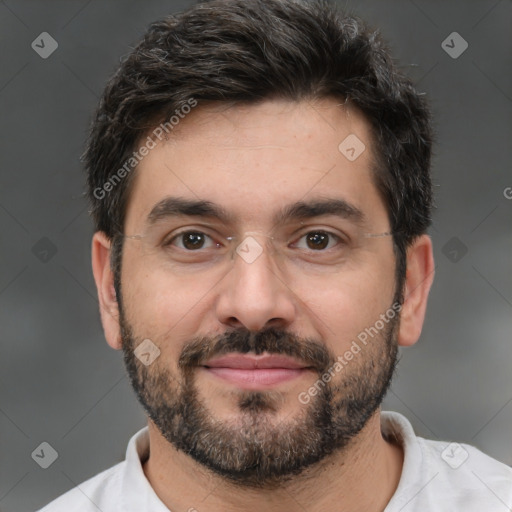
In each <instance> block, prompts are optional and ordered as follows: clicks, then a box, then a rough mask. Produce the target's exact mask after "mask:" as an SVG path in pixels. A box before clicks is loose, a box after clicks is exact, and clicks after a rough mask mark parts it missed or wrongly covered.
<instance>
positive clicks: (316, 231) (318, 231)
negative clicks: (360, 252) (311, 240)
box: [162, 229, 347, 253]
mask: <svg viewBox="0 0 512 512" xmlns="http://www.w3.org/2000/svg"><path fill="white" fill-rule="evenodd" d="M189 233H194V234H201V235H205V236H207V237H208V238H210V239H211V240H213V238H212V237H211V236H210V235H208V234H207V233H205V232H204V231H200V230H192V229H187V230H184V231H180V232H178V233H176V234H175V235H173V236H172V238H170V239H169V240H167V241H164V242H163V243H162V246H163V247H164V248H167V247H170V246H172V245H173V242H174V241H175V240H176V239H178V238H179V237H180V236H183V235H186V234H189ZM311 233H322V234H326V235H328V236H329V237H330V238H334V239H335V240H336V241H337V242H338V244H340V243H341V244H342V245H346V243H347V242H346V241H345V240H344V239H343V238H342V237H340V236H339V235H336V234H334V233H332V232H331V231H328V230H325V229H312V230H310V231H307V232H306V233H304V234H302V235H301V236H300V237H299V238H298V240H301V239H302V238H304V237H305V236H307V235H310V234H311ZM215 243H216V245H217V246H218V245H219V243H218V242H215ZM332 248H333V247H330V248H329V249H332ZM178 249H180V250H182V251H185V252H189V253H195V252H200V251H201V249H203V248H200V249H197V250H189V249H183V248H181V247H179V248H178ZM329 249H319V250H314V249H310V250H311V251H312V252H326V251H328V250H329Z"/></svg>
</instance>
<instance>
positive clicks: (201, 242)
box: [164, 231, 213, 251]
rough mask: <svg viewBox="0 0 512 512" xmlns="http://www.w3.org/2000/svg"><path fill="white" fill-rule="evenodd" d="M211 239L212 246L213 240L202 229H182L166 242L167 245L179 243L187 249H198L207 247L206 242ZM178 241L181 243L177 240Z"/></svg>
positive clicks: (179, 245)
mask: <svg viewBox="0 0 512 512" xmlns="http://www.w3.org/2000/svg"><path fill="white" fill-rule="evenodd" d="M208 240H210V246H209V247H211V246H212V245H213V242H212V241H211V237H210V236H208V235H207V234H206V233H202V232H201V231H182V232H181V233H178V234H177V235H175V236H174V237H172V238H171V239H170V240H169V241H168V242H166V243H165V244H164V246H165V247H167V246H172V245H177V246H178V247H179V248H180V249H185V250H187V251H197V250H198V249H203V248H205V244H207V243H208ZM176 241H178V242H179V243H176V244H175V242H176Z"/></svg>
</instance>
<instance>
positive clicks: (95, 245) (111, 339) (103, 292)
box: [92, 231, 122, 350]
mask: <svg viewBox="0 0 512 512" xmlns="http://www.w3.org/2000/svg"><path fill="white" fill-rule="evenodd" d="M110 250H111V243H110V240H109V239H108V237H107V236H106V235H105V233H103V232H101V231H97V232H96V233H94V236H93V238H92V271H93V274H94V280H95V281H96V288H97V289H98V299H99V303H100V314H101V323H102V324H103V331H104V332H105V338H106V340H107V343H108V344H109V345H110V346H111V347H112V348H114V349H116V350H120V349H121V348H122V343H121V331H120V327H119V305H118V303H117V297H116V292H115V289H114V274H113V273H112V269H111V268H110Z"/></svg>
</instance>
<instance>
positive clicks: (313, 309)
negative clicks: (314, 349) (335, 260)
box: [297, 266, 394, 354]
mask: <svg viewBox="0 0 512 512" xmlns="http://www.w3.org/2000/svg"><path fill="white" fill-rule="evenodd" d="M388 267H389V266H383V268H381V269H379V268H377V267H376V268H371V267H367V268H366V270H365V271H364V272H363V271H361V272H355V273H353V274H352V275H348V274H342V273H340V274H333V275H331V276H329V278H327V279H324V280H322V281H321V282H320V281H319V282H317V283H315V285H314V286H313V285H312V283H311V282H310V283H309V285H307V283H305V284H304V285H303V286H302V287H301V288H300V289H298V290H297V295H298V296H299V297H300V299H301V301H303V302H304V303H305V304H306V306H307V308H306V309H305V310H304V314H305V315H307V316H308V317H309V318H310V319H311V321H312V322H313V324H314V330H315V331H316V332H318V333H319V335H320V336H321V337H322V339H324V340H326V343H327V344H328V345H329V346H330V347H331V349H332V350H333V352H335V353H336V354H340V353H342V352H343V351H344V350H346V348H347V347H348V346H350V343H351V342H352V340H354V339H356V338H357V336H358V334H360V333H361V332H362V331H364V330H365V329H366V328H369V327H371V326H373V325H374V324H375V322H376V321H377V320H379V318H380V315H381V314H385V313H386V311H387V310H388V308H389V307H390V306H391V303H392V300H393V296H394V273H393V272H392V271H390V270H389V268H388ZM384 268H386V269H387V271H384Z"/></svg>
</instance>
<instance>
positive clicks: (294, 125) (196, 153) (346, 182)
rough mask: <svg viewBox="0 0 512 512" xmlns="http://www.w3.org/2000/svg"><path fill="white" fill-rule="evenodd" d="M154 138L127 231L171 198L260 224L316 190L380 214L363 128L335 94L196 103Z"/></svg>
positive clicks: (141, 170)
mask: <svg viewBox="0 0 512 512" xmlns="http://www.w3.org/2000/svg"><path fill="white" fill-rule="evenodd" d="M155 140H156V142H157V144H156V146H155V147H154V148H153V149H151V150H150V151H149V153H148V154H147V155H146V156H145V157H144V158H143V159H142V160H141V162H140V163H139V164H138V167H137V169H136V171H135V173H136V174H135V176H134V180H133V183H132V185H131V186H132V190H131V194H130V201H129V203H128V207H127V212H126V219H125V231H126V232H129V231H131V232H134V230H135V231H137V230H141V229H143V228H144V226H145V225H146V224H147V223H148V221H149V219H150V217H151V213H152V211H153V210H154V207H155V206H156V205H157V204H158V203H160V202H161V201H162V200H163V199H165V197H167V196H172V197H181V198H185V199H189V200H196V201H197V200H201V201H208V202H211V203H213V204H216V205H220V206H222V208H223V210H224V211H226V212H227V213H229V214H230V217H231V218H233V219H236V220H237V221H238V222H240V223H251V224H254V225H256V224H258V226H257V227H263V224H264V223H265V222H268V223H269V224H270V223H272V221H273V219H275V217H276V214H277V212H278V211H283V209H285V208H286V207H287V206H289V205H291V204H293V203H297V202H298V201H302V202H306V201H308V200H309V199H313V198H316V199H317V198H320V197H322V198H326V199H340V200H343V201H345V202H346V203H347V204H349V205H351V206H354V207H355V208H357V209H359V210H361V211H363V212H365V211H367V210H368V214H370V215H371V213H372V212H374V213H375V214H379V213H380V214H381V215H382V214H383V213H384V214H385V208H384V205H383V203H382V201H381V199H380V198H379V196H378V193H377V190H376V188H375V186H374V184H373V180H372V174H371V169H372V167H373V166H374V159H373V154H372V142H371V138H370V130H369V125H368V123H367V122H366V120H365V119H364V117H363V116H362V115H361V114H360V113H359V112H358V111H357V110H356V109H355V108H354V107H353V106H350V105H345V104H344V103H343V102H341V101H337V100H335V99H323V100H316V101H302V102H290V101H285V100H268V101H264V102H262V103H259V104H251V105H236V106H229V107H226V106H218V105H216V106H211V105H210V106H207V107H204V106H198V107H196V109H195V110H192V111H191V112H190V113H189V114H187V115H186V116H184V117H183V118H182V119H181V120H180V122H179V124H178V125H177V126H175V128H174V129H173V131H172V133H170V134H169V136H168V140H165V139H164V140H162V141H159V140H158V139H156V138H155ZM370 210H371V211H370Z"/></svg>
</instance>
